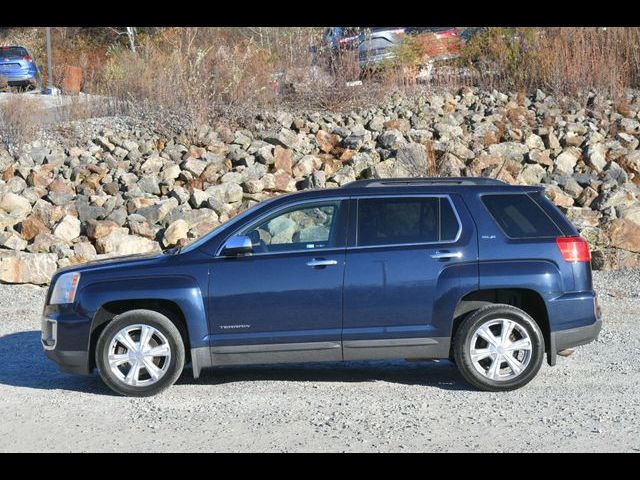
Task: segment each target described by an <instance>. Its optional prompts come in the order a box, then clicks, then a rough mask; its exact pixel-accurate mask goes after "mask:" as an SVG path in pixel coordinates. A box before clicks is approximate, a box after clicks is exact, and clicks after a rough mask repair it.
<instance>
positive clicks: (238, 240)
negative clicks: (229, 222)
mask: <svg viewBox="0 0 640 480" xmlns="http://www.w3.org/2000/svg"><path fill="white" fill-rule="evenodd" d="M252 252H253V244H252V243H251V239H250V238H249V237H247V236H245V235H235V236H233V237H231V238H230V239H229V240H227V243H225V244H224V247H223V248H222V252H221V253H222V255H224V256H226V257H235V256H238V255H244V254H247V253H252Z"/></svg>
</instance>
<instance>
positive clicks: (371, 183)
mask: <svg viewBox="0 0 640 480" xmlns="http://www.w3.org/2000/svg"><path fill="white" fill-rule="evenodd" d="M397 185H506V183H505V182H503V181H502V180H497V179H495V178H488V177H409V178H370V179H367V180H356V181H355V182H350V183H347V184H345V185H343V186H342V188H354V187H389V186H397Z"/></svg>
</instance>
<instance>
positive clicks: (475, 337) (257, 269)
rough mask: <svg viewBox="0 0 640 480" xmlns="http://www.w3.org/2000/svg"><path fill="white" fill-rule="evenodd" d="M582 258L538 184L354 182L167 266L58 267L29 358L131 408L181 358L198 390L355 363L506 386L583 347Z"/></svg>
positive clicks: (257, 214) (240, 227)
mask: <svg viewBox="0 0 640 480" xmlns="http://www.w3.org/2000/svg"><path fill="white" fill-rule="evenodd" d="M589 260H590V254H589V249H588V246H587V244H586V242H585V241H584V240H583V239H582V238H581V237H579V236H578V233H577V232H576V230H575V228H574V227H573V226H572V225H571V223H570V222H569V221H568V220H567V219H566V218H565V217H564V216H563V215H562V213H561V212H560V211H559V210H557V209H556V207H555V206H554V205H553V204H552V203H551V202H550V201H549V200H548V199H547V198H546V197H545V196H544V194H543V189H542V187H530V186H510V185H507V184H505V183H503V182H500V181H497V180H492V179H486V178H475V179H474V178H439V179H429V178H424V179H392V180H380V179H378V180H360V181H356V182H354V183H351V184H349V185H346V186H344V187H342V188H336V189H329V190H315V191H305V192H300V193H295V194H291V195H284V196H280V197H276V198H273V199H270V200H268V201H265V202H263V203H260V204H258V205H256V206H255V207H253V208H251V209H249V210H247V211H245V212H244V213H242V214H240V215H238V216H236V217H235V218H234V219H232V220H231V221H229V222H227V223H226V224H224V225H221V226H220V227H218V228H217V229H215V230H213V231H212V232H210V233H209V234H207V235H205V236H203V237H201V238H200V239H198V240H196V241H194V242H192V243H190V244H188V245H185V246H183V247H182V248H175V249H173V250H170V251H167V252H165V253H163V254H156V255H153V256H146V257H136V258H117V259H111V260H108V261H102V262H95V263H89V264H84V265H80V266H74V267H70V268H65V269H62V270H59V271H58V272H56V273H55V275H54V276H53V279H52V282H51V287H50V289H49V293H48V295H47V300H46V306H45V309H44V314H43V319H42V344H43V346H44V349H45V351H46V355H47V356H48V357H49V358H51V359H53V360H54V361H56V362H57V363H58V364H59V365H60V366H61V367H62V369H63V370H65V371H69V372H74V373H83V374H89V373H90V372H92V371H93V370H94V369H95V368H97V369H98V370H99V372H100V375H101V377H102V379H103V380H104V382H105V383H106V384H107V385H108V386H109V387H111V388H112V389H113V390H115V391H116V392H118V393H120V394H123V395H131V396H147V395H153V394H155V393H157V392H159V391H161V390H163V389H165V388H167V387H168V386H170V385H171V384H173V383H174V382H175V381H176V380H177V379H178V377H179V376H180V374H181V373H182V370H183V367H184V366H185V364H187V363H189V362H190V364H191V369H192V371H193V375H194V377H196V378H197V377H198V376H199V375H200V372H201V370H202V369H203V368H206V367H212V366H220V365H246V364H264V363H283V362H318V361H349V360H369V359H450V360H452V361H453V362H455V363H456V365H457V366H458V367H459V369H460V371H461V372H462V375H463V376H464V378H465V379H466V380H467V381H468V382H469V383H470V384H472V385H473V386H475V387H477V388H479V389H482V390H489V391H500V390H512V389H515V388H518V387H521V386H523V385H525V384H526V383H528V382H529V381H530V380H531V379H532V378H533V377H534V376H535V375H536V373H537V372H538V370H539V369H540V366H541V365H542V362H543V357H544V356H545V354H546V357H547V362H548V363H549V364H550V365H554V364H555V362H556V355H557V354H558V353H565V352H563V351H565V350H567V349H569V348H571V347H575V346H578V345H583V344H585V343H588V342H591V341H592V340H594V339H595V338H596V337H597V335H598V333H599V331H600V328H601V315H600V309H599V307H598V302H597V298H596V294H595V292H594V291H593V287H592V281H591V267H590V263H589ZM566 353H568V352H566Z"/></svg>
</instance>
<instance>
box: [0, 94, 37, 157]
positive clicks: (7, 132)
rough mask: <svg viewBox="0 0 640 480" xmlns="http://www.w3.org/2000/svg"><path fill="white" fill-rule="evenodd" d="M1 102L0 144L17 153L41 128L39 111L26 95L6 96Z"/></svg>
mask: <svg viewBox="0 0 640 480" xmlns="http://www.w3.org/2000/svg"><path fill="white" fill-rule="evenodd" d="M5 95H6V96H4V97H3V98H2V99H1V100H0V143H1V144H4V146H5V147H6V148H7V150H9V152H12V153H13V152H15V151H16V150H17V148H18V147H19V146H20V145H22V144H23V143H25V142H27V141H28V140H30V139H31V137H32V136H33V135H34V134H35V132H37V130H38V128H39V127H40V123H39V121H38V118H39V116H38V109H37V107H36V105H35V103H34V102H33V100H32V99H30V98H28V97H26V96H24V95H13V94H5Z"/></svg>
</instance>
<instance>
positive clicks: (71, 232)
mask: <svg viewBox="0 0 640 480" xmlns="http://www.w3.org/2000/svg"><path fill="white" fill-rule="evenodd" d="M53 234H54V235H55V236H56V237H58V238H61V239H63V240H64V241H66V242H71V241H72V240H74V239H75V238H78V237H79V236H80V220H78V219H77V218H76V217H72V216H71V215H65V217H64V218H63V219H62V220H61V221H60V223H59V224H58V226H57V227H56V228H55V229H54V230H53Z"/></svg>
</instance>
